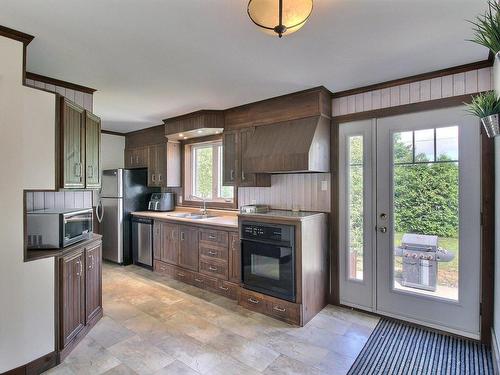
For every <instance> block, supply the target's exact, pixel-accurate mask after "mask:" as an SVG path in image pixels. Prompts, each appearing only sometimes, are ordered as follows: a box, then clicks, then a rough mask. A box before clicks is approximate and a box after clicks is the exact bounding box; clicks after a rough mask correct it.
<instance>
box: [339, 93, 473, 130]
mask: <svg viewBox="0 0 500 375" xmlns="http://www.w3.org/2000/svg"><path fill="white" fill-rule="evenodd" d="M473 96H474V95H473V94H466V95H459V96H451V97H449V98H443V99H437V100H428V101H425V102H418V103H411V104H405V105H400V106H395V107H387V108H380V109H375V110H372V111H364V112H356V113H350V114H347V115H341V116H335V117H333V118H332V121H333V122H335V123H337V124H340V123H343V122H351V121H358V120H365V119H370V118H378V117H387V116H395V115H401V114H405V113H412V112H418V111H427V110H431V109H439V108H446V107H453V106H456V105H461V104H464V103H470V101H471V100H472V97H473Z"/></svg>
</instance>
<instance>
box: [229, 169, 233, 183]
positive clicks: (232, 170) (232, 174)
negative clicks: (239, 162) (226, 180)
mask: <svg viewBox="0 0 500 375" xmlns="http://www.w3.org/2000/svg"><path fill="white" fill-rule="evenodd" d="M230 179H231V181H233V180H234V169H231V177H230Z"/></svg>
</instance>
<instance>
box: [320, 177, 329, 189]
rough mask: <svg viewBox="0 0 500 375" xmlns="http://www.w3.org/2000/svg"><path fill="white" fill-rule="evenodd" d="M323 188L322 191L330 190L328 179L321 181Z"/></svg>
mask: <svg viewBox="0 0 500 375" xmlns="http://www.w3.org/2000/svg"><path fill="white" fill-rule="evenodd" d="M321 190H322V191H327V190H328V181H326V180H323V181H321Z"/></svg>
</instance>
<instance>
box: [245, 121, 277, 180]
mask: <svg viewBox="0 0 500 375" xmlns="http://www.w3.org/2000/svg"><path fill="white" fill-rule="evenodd" d="M254 130H255V128H253V127H252V128H246V129H242V130H241V131H240V139H239V146H240V147H239V152H240V157H239V158H240V175H239V184H238V185H239V186H242V187H255V186H264V187H266V186H267V187H269V186H271V175H270V174H266V173H258V174H255V173H248V172H247V171H246V168H245V152H246V149H247V145H248V141H249V139H250V138H251V137H252V135H253V132H254Z"/></svg>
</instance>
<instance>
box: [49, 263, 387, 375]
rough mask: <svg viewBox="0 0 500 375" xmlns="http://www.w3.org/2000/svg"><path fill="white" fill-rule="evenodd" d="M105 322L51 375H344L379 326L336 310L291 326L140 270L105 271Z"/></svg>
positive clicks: (110, 267) (108, 268) (372, 320)
mask: <svg viewBox="0 0 500 375" xmlns="http://www.w3.org/2000/svg"><path fill="white" fill-rule="evenodd" d="M103 305H104V317H103V318H102V319H101V320H100V321H99V323H98V324H97V325H96V326H95V327H94V328H93V329H92V330H91V331H90V332H89V334H88V335H87V337H85V338H84V339H83V340H82V341H81V342H80V344H79V345H78V346H77V347H76V348H75V350H74V351H73V352H72V353H71V354H70V355H69V356H68V357H67V358H66V360H65V361H64V362H63V363H62V364H60V365H59V366H57V367H55V368H53V369H51V370H50V371H48V372H46V374H53V375H56V374H69V375H71V374H106V375H114V374H125V375H126V374H155V375H166V374H179V375H181V374H185V375H191V374H213V375H215V374H221V375H230V374H238V375H245V374H300V375H305V374H330V375H335V374H345V373H346V372H347V371H348V370H349V368H350V366H351V364H352V363H353V361H354V359H355V358H356V356H357V355H358V353H359V352H360V351H361V349H362V347H363V345H364V344H365V342H366V340H367V339H368V337H369V335H370V333H371V332H372V330H373V328H374V327H375V325H376V324H377V321H378V319H377V318H375V317H372V316H369V315H366V314H361V313H358V312H354V311H350V310H347V309H342V308H338V307H334V306H328V307H326V308H325V309H324V310H323V311H322V312H321V313H320V314H318V315H317V316H316V317H315V318H314V319H313V320H312V321H311V322H309V323H308V324H307V325H306V326H305V327H302V328H299V327H293V326H290V325H287V324H285V323H282V322H279V321H277V320H274V319H271V318H269V317H266V316H264V315H261V314H257V313H253V312H251V311H249V310H246V309H243V308H241V307H239V306H238V305H237V304H236V302H234V301H232V300H229V299H227V298H225V297H220V296H218V295H216V294H213V293H210V292H207V291H203V290H200V289H198V288H195V287H192V286H190V285H187V284H184V283H181V282H177V281H175V280H170V279H168V278H166V277H162V276H160V275H157V274H154V273H152V272H150V271H148V270H144V269H141V268H139V267H136V266H128V267H118V266H114V265H110V264H105V265H104V268H103Z"/></svg>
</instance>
